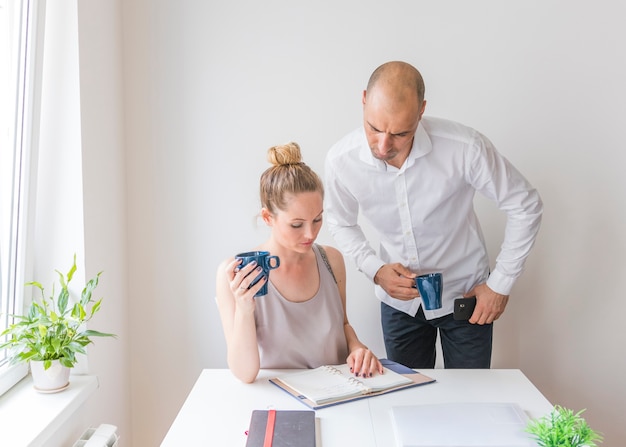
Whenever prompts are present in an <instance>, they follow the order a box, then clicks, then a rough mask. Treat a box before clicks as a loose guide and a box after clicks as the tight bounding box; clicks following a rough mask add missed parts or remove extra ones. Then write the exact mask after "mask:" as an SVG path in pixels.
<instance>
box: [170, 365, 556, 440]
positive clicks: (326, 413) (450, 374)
mask: <svg viewBox="0 0 626 447" xmlns="http://www.w3.org/2000/svg"><path fill="white" fill-rule="evenodd" d="M281 372H284V370H282V371H280V370H273V371H272V370H265V371H261V373H260V374H259V377H258V378H257V380H256V382H254V383H253V384H244V383H241V382H240V381H239V380H237V379H236V378H235V377H233V375H232V374H231V373H230V371H229V370H227V369H205V370H204V371H202V373H201V374H200V377H199V378H198V380H197V382H196V384H195V385H194V387H193V389H192V390H191V393H189V396H188V397H187V400H186V401H185V403H184V405H183V407H182V408H181V410H180V412H179V413H178V416H177V417H176V420H175V421H174V423H173V424H172V426H171V427H170V430H169V432H168V433H167V435H166V436H165V439H164V440H163V443H162V444H161V447H182V446H187V445H189V446H191V445H194V446H228V447H239V446H241V447H244V446H245V445H246V435H245V431H246V430H247V429H248V424H249V423H250V415H251V413H252V410H265V409H268V408H274V409H276V410H307V409H308V407H306V406H305V405H303V404H302V403H300V402H298V401H297V400H296V399H294V398H293V397H291V396H290V395H288V394H287V393H286V392H284V391H282V390H280V389H279V388H277V387H276V386H274V385H272V384H271V383H269V382H268V379H270V378H272V377H275V376H276V375H279V374H280V373H281ZM420 372H421V373H422V374H425V375H427V376H429V377H432V378H434V379H436V380H437V382H435V383H431V384H428V385H423V386H418V387H415V388H409V389H406V390H402V391H397V392H394V393H390V394H387V395H382V396H376V397H372V398H368V399H361V400H357V401H355V402H350V403H346V404H341V405H335V406H332V407H328V408H324V409H321V410H317V411H316V415H315V416H316V419H318V422H319V424H320V429H321V430H320V434H321V447H340V446H341V447H345V446H346V445H358V446H359V447H374V446H376V447H389V446H392V445H393V443H394V435H393V428H392V423H391V416H390V408H391V407H392V406H395V405H417V404H434V403H453V402H516V403H518V404H519V405H520V406H521V408H522V409H523V410H524V411H525V412H526V413H527V414H528V416H529V417H531V418H536V417H540V416H544V415H546V414H548V413H549V412H550V410H551V409H552V405H551V404H550V402H548V401H547V400H546V398H545V397H544V396H543V395H542V394H541V393H540V392H539V391H538V390H537V388H535V386H534V385H533V384H532V383H531V382H530V381H529V380H528V379H527V378H526V376H524V374H523V373H522V372H521V371H520V370H517V369H507V370H502V369H500V370H498V369H490V370H451V369H422V370H420Z"/></svg>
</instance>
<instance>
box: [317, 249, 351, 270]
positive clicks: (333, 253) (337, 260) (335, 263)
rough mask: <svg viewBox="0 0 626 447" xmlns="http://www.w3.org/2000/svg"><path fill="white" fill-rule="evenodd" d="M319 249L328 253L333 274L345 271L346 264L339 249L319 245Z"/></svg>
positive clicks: (327, 256) (327, 257)
mask: <svg viewBox="0 0 626 447" xmlns="http://www.w3.org/2000/svg"><path fill="white" fill-rule="evenodd" d="M318 248H321V249H323V251H324V252H325V253H326V259H328V262H329V263H330V266H331V267H332V269H333V272H335V273H337V272H343V271H345V263H344V260H343V255H342V254H341V252H340V251H339V250H338V249H336V248H335V247H332V246H330V245H319V244H318Z"/></svg>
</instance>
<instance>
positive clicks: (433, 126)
mask: <svg viewBox="0 0 626 447" xmlns="http://www.w3.org/2000/svg"><path fill="white" fill-rule="evenodd" d="M424 90H425V89H424V82H423V80H422V76H421V75H420V73H419V71H418V70H417V69H416V68H415V67H413V66H411V65H409V64H407V63H405V62H388V63H386V64H383V65H381V66H380V67H378V68H377V69H376V70H375V71H374V73H373V74H372V76H371V78H370V80H369V82H368V85H367V90H365V91H364V92H363V127H360V128H358V129H357V130H355V131H353V132H351V133H349V134H348V135H347V136H345V137H344V138H343V139H341V140H340V141H339V142H337V143H336V144H335V145H334V146H333V147H332V148H331V149H330V151H329V153H328V155H327V158H326V165H325V175H326V204H325V211H326V212H325V214H326V216H327V223H328V228H329V230H330V232H331V234H332V235H333V237H334V239H335V240H336V242H337V244H338V245H339V248H340V249H341V250H342V251H343V252H344V254H345V255H347V256H349V257H350V258H352V259H353V260H354V262H355V263H356V265H357V268H358V269H359V270H360V271H362V272H363V273H364V274H365V275H366V276H367V277H368V278H370V279H371V280H373V282H374V283H375V284H376V286H375V293H376V296H377V297H378V298H379V299H380V300H381V301H382V303H381V320H382V325H383V334H384V338H385V348H386V350H387V356H388V357H389V358H390V359H392V360H395V361H397V362H400V363H403V364H405V365H407V366H410V367H413V368H432V367H434V365H435V341H436V338H437V331H438V330H439V333H440V338H441V344H442V350H443V355H444V364H445V367H446V368H489V367H490V365H491V346H492V333H493V322H494V321H495V320H497V319H498V318H499V317H500V315H502V313H503V312H504V309H505V307H506V304H507V301H508V298H509V293H510V291H511V288H512V287H513V284H514V282H515V280H516V279H517V278H518V277H519V276H520V275H521V273H522V270H523V267H524V262H525V260H526V258H527V256H528V254H529V252H530V249H531V247H532V246H533V244H534V241H535V237H536V235H537V232H538V230H539V225H540V221H541V214H542V210H543V205H542V202H541V198H540V197H539V194H538V193H537V191H536V190H535V189H534V188H533V187H532V186H531V185H530V184H529V183H528V181H527V180H526V179H525V178H524V177H523V176H522V175H521V174H520V173H519V172H518V171H517V170H516V169H515V168H514V167H513V166H512V165H511V164H510V163H509V161H507V160H506V159H505V158H504V157H503V156H502V155H500V154H499V153H498V152H497V151H496V149H495V148H494V146H493V144H492V143H491V142H490V141H489V140H488V139H487V138H486V137H485V136H483V135H481V134H480V133H479V132H477V131H475V130H473V129H471V128H468V127H466V126H463V125H461V124H459V123H455V122H451V121H447V120H443V119H438V118H431V117H424V116H423V115H424V110H425V108H426V101H425V100H424ZM476 191H478V192H479V193H481V194H483V195H485V196H486V197H488V198H490V199H491V200H493V201H494V202H495V203H496V204H497V206H498V208H499V209H500V210H502V211H504V212H505V213H506V214H507V224H506V230H505V236H504V242H503V244H502V248H501V251H500V253H499V255H498V257H497V259H496V264H495V268H494V269H493V271H491V272H490V266H489V259H488V256H487V249H486V247H485V242H484V238H483V235H482V232H481V229H480V224H479V222H478V219H477V217H476V214H475V212H474V208H473V197H474V194H475V192H476ZM359 214H361V215H362V216H363V217H364V218H365V219H367V221H369V223H370V224H371V226H372V227H373V229H374V230H375V231H376V233H377V236H378V237H379V238H380V246H379V250H378V252H376V251H375V250H374V249H373V248H372V246H371V244H370V243H369V242H368V240H367V239H366V237H365V234H364V233H363V231H362V230H361V227H360V226H359V223H358V218H359ZM431 272H442V273H443V279H444V285H443V305H442V307H441V309H438V310H433V311H431V310H423V309H422V307H421V299H419V298H418V297H419V293H418V291H417V289H416V288H415V281H414V278H415V276H416V275H417V274H423V273H431ZM469 296H476V307H475V310H474V312H473V314H472V316H471V318H470V319H469V321H457V320H455V319H454V318H453V315H452V312H453V305H454V300H455V299H456V298H461V297H469Z"/></svg>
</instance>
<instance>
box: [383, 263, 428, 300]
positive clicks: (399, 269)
mask: <svg viewBox="0 0 626 447" xmlns="http://www.w3.org/2000/svg"><path fill="white" fill-rule="evenodd" d="M415 276H416V275H415V273H413V272H411V271H410V270H409V269H407V268H406V267H405V266H403V265H402V264H399V263H395V264H385V265H383V266H382V267H381V268H380V269H378V271H377V272H376V276H374V283H376V284H378V285H379V286H381V287H382V288H383V289H384V290H385V292H387V293H388V294H389V296H391V297H393V298H397V299H399V300H404V301H408V300H412V299H413V298H417V297H418V296H419V292H418V291H417V288H416V287H415Z"/></svg>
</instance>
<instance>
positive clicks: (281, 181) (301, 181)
mask: <svg viewBox="0 0 626 447" xmlns="http://www.w3.org/2000/svg"><path fill="white" fill-rule="evenodd" d="M267 160H268V161H269V162H270V164H271V165H272V167H270V168H268V169H266V170H265V172H263V174H262V175H261V185H260V186H261V188H260V189H261V206H262V207H263V208H267V210H268V211H270V212H272V213H273V212H276V210H277V209H278V210H285V209H286V206H287V199H288V197H287V196H288V195H291V194H298V193H301V192H316V191H317V192H319V193H320V194H322V197H323V196H324V186H323V184H322V180H321V179H320V177H319V176H318V175H317V174H316V173H315V172H314V171H313V170H312V169H311V168H310V167H308V166H307V165H306V164H305V163H303V162H302V153H301V152H300V146H299V145H298V143H294V142H291V143H287V144H282V145H279V146H272V147H270V148H269V149H268V150H267Z"/></svg>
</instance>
